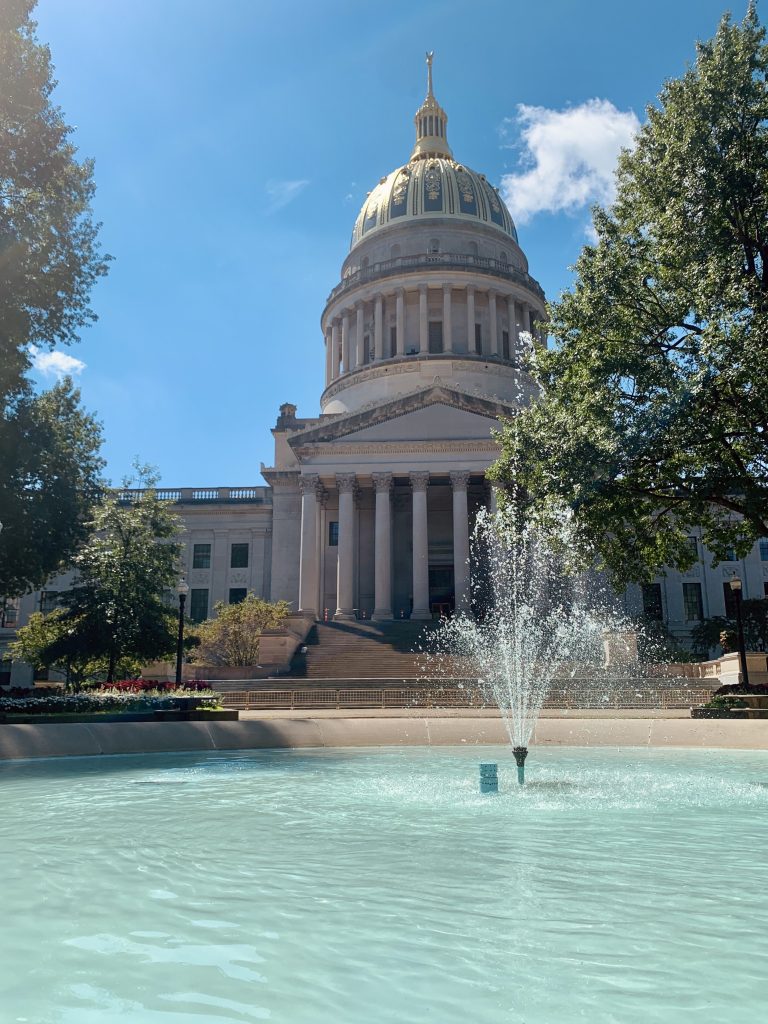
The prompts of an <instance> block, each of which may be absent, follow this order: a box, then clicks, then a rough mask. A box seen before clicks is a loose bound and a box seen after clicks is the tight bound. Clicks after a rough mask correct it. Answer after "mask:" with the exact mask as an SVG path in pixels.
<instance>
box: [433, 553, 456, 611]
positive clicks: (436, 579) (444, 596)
mask: <svg viewBox="0 0 768 1024" xmlns="http://www.w3.org/2000/svg"><path fill="white" fill-rule="evenodd" d="M429 607H430V608H431V610H432V614H433V615H450V614H451V612H452V611H453V610H454V608H455V607H456V595H455V590H454V583H453V566H452V565H430V567H429Z"/></svg>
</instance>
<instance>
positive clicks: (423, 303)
mask: <svg viewBox="0 0 768 1024" xmlns="http://www.w3.org/2000/svg"><path fill="white" fill-rule="evenodd" d="M428 351H429V334H428V328H427V286H426V285H425V284H422V285H419V354H420V355H424V353H425V352H428Z"/></svg>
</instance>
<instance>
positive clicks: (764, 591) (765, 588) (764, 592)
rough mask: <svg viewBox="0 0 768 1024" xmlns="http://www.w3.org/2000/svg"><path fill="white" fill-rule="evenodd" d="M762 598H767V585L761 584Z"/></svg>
mask: <svg viewBox="0 0 768 1024" xmlns="http://www.w3.org/2000/svg"><path fill="white" fill-rule="evenodd" d="M763 597H768V583H764V584H763Z"/></svg>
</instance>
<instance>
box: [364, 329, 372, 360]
mask: <svg viewBox="0 0 768 1024" xmlns="http://www.w3.org/2000/svg"><path fill="white" fill-rule="evenodd" d="M370 361H371V336H370V334H366V335H364V336H363V362H364V363H370Z"/></svg>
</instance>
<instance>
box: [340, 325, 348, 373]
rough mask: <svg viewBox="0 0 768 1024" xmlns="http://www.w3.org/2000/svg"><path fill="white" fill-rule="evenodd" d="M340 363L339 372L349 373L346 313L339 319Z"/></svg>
mask: <svg viewBox="0 0 768 1024" xmlns="http://www.w3.org/2000/svg"><path fill="white" fill-rule="evenodd" d="M341 362H342V371H341V372H342V373H349V370H350V366H349V313H347V312H346V311H345V312H344V314H343V316H342V318H341Z"/></svg>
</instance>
